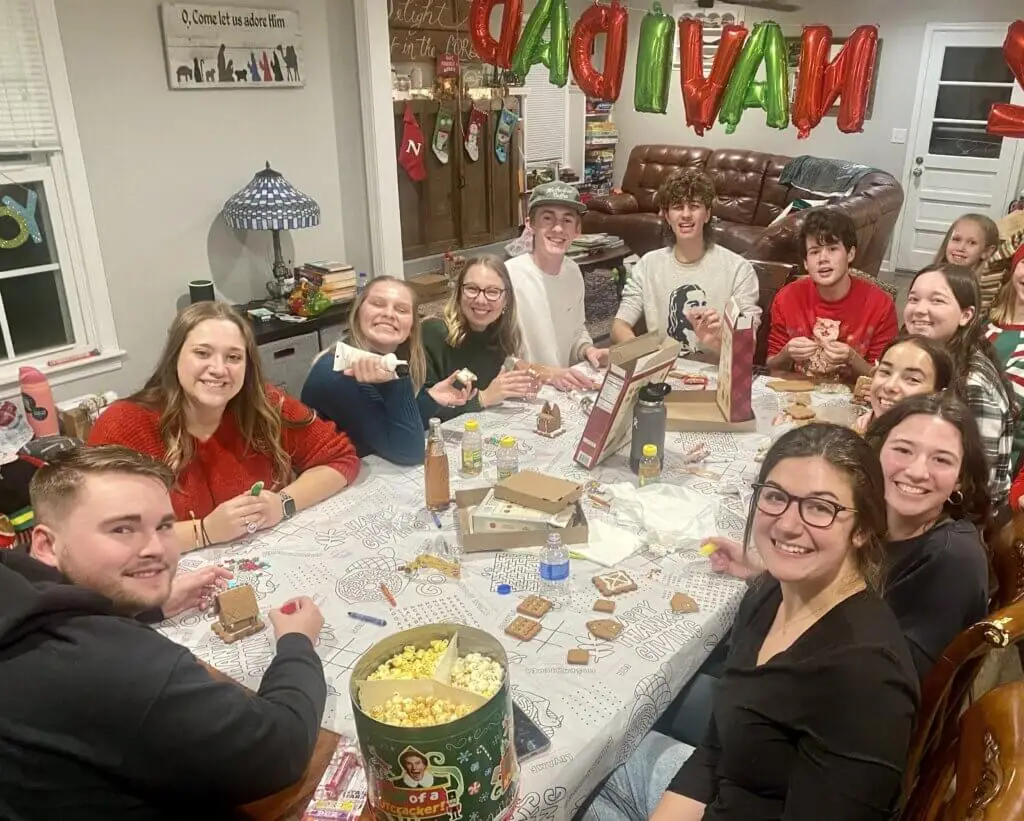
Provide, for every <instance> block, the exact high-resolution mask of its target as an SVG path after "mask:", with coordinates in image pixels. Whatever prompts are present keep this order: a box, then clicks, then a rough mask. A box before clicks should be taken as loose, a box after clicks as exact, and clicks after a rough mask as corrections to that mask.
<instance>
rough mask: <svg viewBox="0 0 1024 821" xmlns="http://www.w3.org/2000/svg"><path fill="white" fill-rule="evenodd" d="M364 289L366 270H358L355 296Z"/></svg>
mask: <svg viewBox="0 0 1024 821" xmlns="http://www.w3.org/2000/svg"><path fill="white" fill-rule="evenodd" d="M365 290H366V271H360V272H359V278H358V279H357V280H356V296H359V294H361V293H362V292H363V291H365Z"/></svg>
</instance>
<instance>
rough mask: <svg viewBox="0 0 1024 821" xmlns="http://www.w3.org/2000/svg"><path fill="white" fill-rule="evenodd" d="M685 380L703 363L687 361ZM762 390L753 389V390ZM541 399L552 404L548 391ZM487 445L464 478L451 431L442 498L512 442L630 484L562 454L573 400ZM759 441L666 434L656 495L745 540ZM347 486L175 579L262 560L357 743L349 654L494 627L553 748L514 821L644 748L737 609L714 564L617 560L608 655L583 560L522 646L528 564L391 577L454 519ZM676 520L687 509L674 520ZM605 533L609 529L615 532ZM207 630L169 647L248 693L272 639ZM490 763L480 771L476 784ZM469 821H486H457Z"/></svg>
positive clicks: (686, 559)
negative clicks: (297, 601) (693, 498)
mask: <svg viewBox="0 0 1024 821" xmlns="http://www.w3.org/2000/svg"><path fill="white" fill-rule="evenodd" d="M686 368H687V369H688V370H704V371H705V372H709V373H711V371H710V369H708V368H707V366H701V365H696V364H687V365H686ZM763 383H764V380H763V379H761V380H757V381H756V382H755V388H754V390H755V392H756V393H759V392H761V391H763V390H764V388H763ZM549 391H550V393H549ZM544 398H548V399H554V400H557V401H558V403H559V406H560V408H561V410H562V419H563V424H564V426H565V428H566V432H565V434H564V435H562V436H560V437H558V438H556V439H547V438H544V437H541V436H539V435H537V434H536V433H534V432H533V429H534V427H535V421H536V415H537V413H538V411H539V409H540V405H541V404H542V400H543V399H544ZM845 401H846V398H845V397H836V396H832V395H828V396H824V395H821V394H815V403H817V404H835V403H836V402H845ZM477 418H478V419H479V421H480V427H481V430H482V433H483V436H484V439H485V444H484V472H483V475H482V476H481V477H476V478H474V479H465V478H462V477H461V476H459V473H458V467H459V458H460V453H459V449H458V444H459V440H460V437H461V433H460V431H461V427H462V422H463V421H464V420H460V419H456V420H454V421H453V422H450V423H448V424H447V425H446V430H445V438H446V440H447V441H448V442H449V459H450V462H451V476H452V489H453V491H454V490H456V489H464V488H469V487H479V486H484V485H487V484H490V483H493V481H494V479H495V452H496V447H495V446H494V445H493V444H492V443H490V442H488V441H487V440H489V439H490V437H492V436H495V435H497V434H504V433H508V434H511V435H513V436H516V438H517V443H518V447H519V463H520V468H521V469H533V470H537V471H541V472H544V473H549V474H551V475H555V476H563V477H566V478H568V479H573V480H577V481H581V482H587V481H592V480H597V481H600V482H608V483H610V482H621V481H630V480H633V479H634V477H633V474H632V473H631V472H630V471H629V448H628V447H625V448H623V450H622V451H620V452H619V453H617V454H615V455H613V456H611V457H609V458H608V459H607V460H606V461H605V462H603V463H602V464H601V465H599V466H597V467H596V468H595V469H594V470H592V471H587V470H585V469H584V468H582V467H580V466H578V465H576V464H575V463H574V462H573V461H572V455H573V452H574V450H575V447H576V444H577V442H578V441H579V437H580V434H581V433H582V430H583V426H584V424H585V421H586V416H585V414H584V412H583V411H582V410H581V408H580V406H579V403H578V400H577V399H576V398H575V397H567V396H566V395H565V394H556V392H554V391H552V390H551V389H550V388H545V389H544V390H543V391H542V394H541V398H540V399H538V400H537V401H536V402H535V403H507V404H506V405H505V406H500V407H498V408H495V409H491V410H488V411H486V412H484V413H482V414H480V415H479V416H478V417H477ZM761 441H762V437H760V436H758V435H757V434H753V433H745V434H725V433H671V432H670V433H669V434H668V436H667V438H666V448H665V455H666V460H665V469H664V473H663V477H664V480H665V481H669V482H676V483H685V484H686V485H687V486H688V487H689V488H691V489H692V490H694V491H696V492H698V493H700V494H701V495H703V496H706V497H709V498H718V499H719V507H718V514H717V520H718V525H719V532H720V533H722V534H723V535H729V536H732V537H734V538H739V537H740V536H741V534H742V531H743V525H744V520H745V517H746V509H747V507H746V505H747V503H748V502H749V493H744V494H743V495H744V498H743V499H741V498H740V497H739V496H737V495H732V494H722V493H721V492H720V485H722V487H723V488H724V487H725V486H726V483H727V484H728V485H731V486H732V487H733V488H735V487H736V486H738V485H743V484H744V483H745V484H746V485H747V486H749V483H750V481H752V480H753V479H754V478H755V476H756V472H757V464H756V463H755V461H754V456H755V453H756V449H757V446H758V444H759V443H760V442H761ZM698 442H703V443H705V444H706V445H707V446H708V448H709V449H710V451H711V454H712V456H711V460H710V461H709V462H708V463H707V464H705V465H703V466H702V468H703V470H704V471H706V473H705V474H704V475H699V476H698V475H694V474H692V473H688V472H686V466H685V465H684V464H683V463H682V460H681V458H680V456H681V454H682V453H684V452H685V451H686V450H687V449H688V448H690V447H691V446H693V445H695V444H697V443H698ZM363 465H364V466H363V469H362V472H361V473H360V476H359V478H358V480H357V482H356V483H355V485H353V486H352V487H351V488H348V489H346V490H345V491H344V492H343V493H340V494H338V495H337V496H335V497H333V498H331V499H328V500H326V501H325V502H323V503H321V504H319V505H317V506H315V507H313V508H311V509H309V510H307V511H304V512H302V513H300V514H299V515H297V516H296V517H294V518H293V519H292V520H290V521H287V522H282V523H281V524H280V525H278V526H277V527H276V528H274V529H273V530H270V531H266V532H263V533H258V534H255V536H254V537H252V538H248V539H244V540H242V541H240V542H237V543H235V544H233V545H230V546H226V547H223V548H211V549H207V550H203V551H201V552H199V553H193V554H189V555H187V556H185V557H184V558H183V559H182V563H181V565H182V568H181V569H182V571H185V570H191V569H195V568H197V567H200V566H202V565H204V564H207V563H210V562H214V561H219V560H221V559H222V558H224V557H228V556H231V557H257V556H258V557H259V558H260V559H262V560H263V561H266V562H269V566H268V567H266V568H265V569H263V570H262V571H260V572H258V573H252V572H242V573H240V574H239V575H238V576H237V578H238V579H239V581H242V582H249V583H251V584H252V585H253V587H255V589H256V592H257V596H258V598H259V601H260V606H261V609H263V610H264V611H266V610H267V609H269V608H271V607H276V606H278V605H280V604H281V603H282V602H284V601H285V600H287V599H289V598H291V597H293V596H297V595H310V596H312V597H313V598H314V599H315V600H316V601H317V603H318V604H319V605H320V607H321V609H322V611H323V613H324V618H325V623H324V628H323V632H322V633H321V637H320V642H319V644H318V646H317V652H318V654H319V656H320V658H321V659H322V661H323V665H324V671H325V673H326V676H327V682H328V699H327V709H326V712H325V714H324V722H323V724H324V726H325V727H327V728H329V729H333V730H335V731H337V732H340V733H345V734H348V735H352V734H353V726H354V725H353V720H352V707H351V704H350V700H349V694H348V693H349V690H348V688H349V678H350V672H351V670H352V668H353V666H354V665H355V663H356V661H357V660H358V659H359V657H360V655H361V654H362V653H363V652H364V651H365V650H367V649H368V648H369V647H370V646H371V645H373V644H374V643H376V642H377V641H378V640H380V639H381V638H383V637H384V636H385V635H388V634H389V632H391V631H394V630H402V629H406V628H410V627H415V626H418V625H423V624H430V623H435V622H453V623H462V624H469V625H472V626H474V627H478V628H480V629H483V630H487V631H488V632H490V633H491V634H493V635H494V636H496V637H497V638H498V639H499V640H500V641H501V642H502V643H503V644H504V646H505V649H506V651H507V652H508V657H509V664H510V666H509V677H510V681H511V692H512V697H513V698H514V700H515V702H516V703H517V704H518V705H519V707H520V708H521V709H522V710H523V711H524V712H525V713H526V714H527V715H529V716H530V717H531V718H532V719H533V720H534V721H535V722H536V723H537V724H538V726H540V727H541V729H543V730H544V732H545V733H547V735H548V736H549V737H550V738H551V747H550V749H549V750H547V751H546V752H545V753H543V754H540V755H537V756H536V757H532V758H529V759H527V760H526V761H524V762H523V763H522V780H521V785H520V796H521V801H520V803H519V805H518V808H517V810H516V813H515V815H514V816H513V818H514V819H516V821H527V819H530V820H531V821H536V819H552V821H561V820H562V819H569V818H571V817H572V815H573V813H574V811H575V809H576V808H577V807H578V806H579V805H580V804H581V803H582V802H583V801H584V800H585V799H586V797H587V796H588V794H589V793H590V791H591V790H592V789H593V788H594V787H595V786H596V785H597V784H598V783H599V782H600V781H601V780H602V779H603V778H604V777H605V776H607V775H608V774H609V772H611V770H612V769H613V768H614V767H615V766H616V765H617V764H619V763H620V762H622V761H624V760H625V758H626V757H627V755H628V754H629V753H630V752H632V750H633V749H634V748H635V747H636V745H637V744H639V742H640V740H641V738H642V737H643V736H644V734H645V733H647V731H648V730H649V729H650V727H651V726H652V725H653V723H654V721H655V720H656V719H657V718H658V716H659V715H660V714H661V713H662V712H663V711H664V709H665V708H666V707H667V706H668V704H669V702H670V701H671V700H672V699H673V698H674V697H675V695H676V694H677V693H678V692H679V690H680V689H681V688H682V686H683V685H684V684H685V683H686V682H687V681H689V679H690V678H691V677H692V676H693V674H694V673H695V672H696V670H697V669H698V667H699V666H700V665H701V663H702V662H703V661H704V659H705V658H706V657H707V655H708V654H709V653H710V652H711V650H712V649H713V648H714V646H715V645H716V644H717V643H718V641H719V640H720V639H721V637H722V636H723V635H724V634H725V633H726V632H727V630H728V629H729V627H730V625H731V624H732V621H733V618H734V616H735V614H736V609H737V606H738V604H739V601H740V599H741V598H742V596H743V592H744V590H745V585H744V583H743V582H740V581H737V580H734V579H729V578H725V577H722V576H718V575H715V574H713V573H712V572H711V570H710V565H709V561H708V559H707V558H705V557H703V556H701V555H700V554H699V553H698V552H697V551H696V550H689V549H688V550H684V551H682V552H681V553H677V554H670V555H669V556H666V557H662V558H659V557H657V556H654V555H652V554H650V553H647V552H644V551H641V552H640V553H637V554H635V555H634V556H632V557H631V558H630V559H628V560H626V561H625V562H624V563H623V564H622V565H620V567H623V568H625V569H626V570H627V571H628V572H629V573H630V574H631V575H632V577H633V578H634V580H635V581H636V582H637V585H638V587H639V589H638V590H637V591H635V592H633V593H628V594H626V595H622V596H618V597H617V599H616V604H617V607H616V610H615V613H614V618H616V619H618V620H619V621H621V622H622V623H623V624H624V625H625V629H624V630H623V632H622V633H621V634H620V635H619V636H618V637H617V638H616V639H615V640H614V641H611V642H608V641H601V640H597V639H595V638H594V637H592V636H590V635H589V634H588V632H587V630H586V627H585V623H586V622H587V621H588V620H590V619H593V618H601V617H603V614H599V613H594V612H593V610H592V607H593V603H594V601H595V599H597V598H598V592H597V590H596V589H595V587H594V585H593V583H592V582H591V577H592V576H593V575H595V574H597V573H600V572H602V570H603V569H602V568H601V567H599V566H598V565H595V564H592V563H590V562H585V561H580V560H574V561H573V562H572V576H571V594H570V596H569V599H568V601H567V602H566V603H565V605H564V606H562V607H559V608H557V609H555V610H553V611H552V612H550V613H548V614H547V615H546V616H545V617H544V619H543V622H542V623H543V628H542V630H541V632H540V635H539V636H538V637H537V638H535V639H534V640H532V641H529V642H520V641H517V640H515V639H513V638H511V637H510V636H507V635H505V633H504V627H505V626H506V625H507V624H508V622H509V621H511V620H512V618H513V617H514V616H515V608H516V605H517V604H518V603H519V601H520V600H521V599H522V598H523V597H524V595H525V594H527V593H530V592H536V591H537V590H538V574H537V556H536V553H535V552H522V551H513V552H502V553H475V554H468V555H465V556H464V557H463V578H462V580H461V581H453V580H450V579H447V578H446V577H445V576H444V575H442V574H441V573H439V572H437V571H433V570H430V569H426V568H422V569H420V570H418V571H416V572H415V573H414V574H413V575H407V574H406V573H404V572H402V571H399V570H398V567H399V566H400V565H402V564H403V563H404V562H406V561H408V560H411V559H413V558H414V557H415V556H416V555H418V554H419V553H420V552H422V548H423V545H424V542H425V541H426V540H427V539H432V538H434V537H436V536H437V535H438V533H439V532H440V533H442V534H443V535H444V536H445V537H446V538H447V539H448V540H449V541H450V542H455V541H457V537H456V531H455V524H454V521H455V520H454V516H453V515H452V514H451V513H448V514H446V515H445V516H444V517H443V518H442V521H443V525H444V527H443V529H442V530H441V531H438V530H437V528H436V526H435V525H434V523H433V521H432V519H431V517H430V516H429V514H428V513H427V511H426V510H425V509H424V507H423V468H422V467H419V468H403V467H398V466H395V465H391V464H389V463H387V462H384V461H383V460H381V459H379V458H377V457H369V458H367V459H365V460H364V461H363ZM585 508H586V512H587V516H588V517H590V518H602V517H605V518H607V517H610V514H609V513H608V512H607V511H605V510H604V509H602V508H600V507H598V506H596V505H594V504H593V503H591V502H589V501H585ZM679 515H680V517H683V516H685V515H686V511H684V510H681V511H679ZM609 521H610V519H609ZM382 582H383V583H385V584H386V585H387V586H388V587H389V588H390V590H391V591H392V592H393V593H394V594H395V596H396V597H397V599H398V607H397V608H394V609H392V608H390V607H389V606H388V604H387V603H386V602H385V601H384V598H383V595H382V594H381V591H380V584H381V583H382ZM503 582H504V583H508V584H510V585H511V586H512V589H513V593H512V595H506V596H502V595H499V594H498V593H497V592H495V590H496V587H497V585H498V584H500V583H503ZM676 592H684V593H687V594H689V595H690V596H692V597H693V598H694V599H695V600H696V602H697V603H698V605H699V606H700V611H699V612H697V613H693V614H685V615H684V614H676V613H673V612H672V611H671V610H670V608H669V604H668V603H669V599H670V598H671V597H672V595H673V594H674V593H676ZM349 610H355V611H359V612H363V613H370V614H373V615H377V616H381V617H382V618H386V619H387V621H388V626H387V627H384V628H381V627H376V626H373V625H371V624H366V623H363V622H359V621H355V620H352V619H350V618H348V617H347V615H346V613H347V611H349ZM212 621H213V616H212V615H211V614H209V613H206V614H200V613H197V612H195V611H193V612H191V613H187V614H185V615H183V616H181V617H178V618H177V619H174V620H172V621H169V622H166V623H165V624H164V625H162V628H161V629H162V630H163V632H164V633H165V634H166V635H167V636H169V637H170V638H171V639H173V640H175V641H177V642H179V643H181V644H183V645H185V646H187V647H188V648H190V649H191V650H192V651H193V652H194V653H195V654H196V655H197V656H198V657H199V658H201V659H203V660H204V661H206V662H208V663H210V664H212V665H214V666H215V667H217V668H218V669H220V670H222V671H223V672H225V673H227V674H228V675H231V676H232V677H234V678H235V679H237V680H238V681H240V682H242V683H243V684H245V685H247V686H248V687H251V688H253V689H257V688H258V687H259V683H260V679H261V678H262V676H263V673H264V672H265V671H266V669H267V667H268V665H269V664H270V662H271V660H272V658H273V655H274V639H273V633H272V631H271V628H270V625H269V624H268V625H267V629H266V630H264V631H263V632H261V633H259V634H257V635H255V636H252V637H250V638H247V639H245V640H243V641H240V642H236V643H235V644H230V645H228V644H224V643H223V642H222V641H220V640H219V639H217V638H216V637H215V636H214V634H213V632H212V631H211V629H210V625H211V623H212ZM576 647H580V648H585V649H588V650H590V651H591V662H590V664H589V665H587V666H570V665H569V664H567V663H566V653H567V651H568V650H570V649H572V648H576ZM492 765H493V762H490V761H487V760H480V761H473V762H472V763H471V765H470V766H471V768H472V767H479V769H480V771H481V773H482V775H483V776H486V775H487V774H488V772H489V769H490V768H491V767H492ZM466 821H486V820H485V819H466Z"/></svg>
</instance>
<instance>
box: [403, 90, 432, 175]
mask: <svg viewBox="0 0 1024 821" xmlns="http://www.w3.org/2000/svg"><path fill="white" fill-rule="evenodd" d="M403 121H404V125H403V127H402V142H401V143H400V144H399V146H398V164H399V165H400V166H402V168H404V169H405V173H406V174H408V175H409V179H411V180H412V181H413V182H420V181H421V180H425V179H426V178H427V167H426V166H425V165H424V164H423V147H424V145H425V143H426V138H424V136H423V130H422V129H421V128H420V124H419V121H418V120H417V119H416V115H415V114H413V113H412V108H411V107H410V105H409V104H408V103H406V104H405V115H404V117H403Z"/></svg>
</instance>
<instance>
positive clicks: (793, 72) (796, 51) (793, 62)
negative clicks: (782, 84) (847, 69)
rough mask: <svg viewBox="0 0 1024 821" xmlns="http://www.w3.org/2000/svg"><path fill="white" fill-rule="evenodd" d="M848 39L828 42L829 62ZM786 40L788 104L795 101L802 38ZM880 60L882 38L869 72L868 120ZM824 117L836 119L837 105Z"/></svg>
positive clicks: (842, 38)
mask: <svg viewBox="0 0 1024 821" xmlns="http://www.w3.org/2000/svg"><path fill="white" fill-rule="evenodd" d="M848 39H849V38H848V37H833V38H832V39H831V40H830V41H829V51H828V59H829V61H830V62H831V61H832V60H834V59H835V57H836V55H837V54H839V52H840V51H841V50H842V48H843V45H844V44H845V43H846V41H847V40H848ZM785 40H786V70H787V71H788V73H789V101H790V103H792V102H793V100H795V99H796V83H797V79H798V75H799V67H800V44H801V40H802V38H801V37H800V36H798V35H796V36H787V37H786V38H785ZM881 60H882V38H879V39H878V49H877V51H876V52H875V66H874V69H873V70H872V72H871V78H872V82H871V90H870V91H869V92H868V104H867V108H866V109H865V113H864V119H865V120H870V119H871V114H872V110H873V109H874V107H875V89H876V87H877V86H878V66H879V64H880V63H881ZM825 116H826V117H838V116H839V104H838V103H836V104H835V105H833V106H832V107H831V108H830V109H829V110H828V111H826V112H825Z"/></svg>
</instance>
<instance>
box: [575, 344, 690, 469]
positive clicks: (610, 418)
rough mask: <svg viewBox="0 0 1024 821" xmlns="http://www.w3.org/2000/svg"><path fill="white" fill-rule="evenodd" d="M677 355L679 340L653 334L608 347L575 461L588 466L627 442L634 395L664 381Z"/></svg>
mask: <svg viewBox="0 0 1024 821" xmlns="http://www.w3.org/2000/svg"><path fill="white" fill-rule="evenodd" d="M677 356H679V343H678V342H677V341H676V340H674V339H663V338H662V337H661V335H660V334H657V333H649V334H644V335H643V336H638V337H637V338H636V339H631V340H629V341H628V342H623V343H621V344H619V345H615V346H614V347H612V349H611V351H610V353H609V363H610V364H609V368H608V373H607V374H606V375H605V378H604V383H603V384H602V385H601V390H600V392H599V393H598V394H597V401H595V402H594V409H593V410H592V411H591V412H590V417H589V418H588V419H587V426H586V427H585V428H584V429H583V436H582V438H581V439H580V441H579V444H578V445H576V454H575V456H574V457H573V458H574V459H575V460H576V462H577V463H578V464H580V465H582V466H583V467H585V468H588V469H589V468H592V467H594V465H597V464H600V463H601V462H602V461H603V460H604V459H606V458H607V457H608V456H609V455H610V454H612V453H615V452H616V451H617V450H618V449H619V448H621V447H622V446H623V445H625V444H626V443H627V442H629V438H630V435H631V433H632V431H633V408H634V407H635V406H636V400H637V394H639V393H640V389H641V388H642V387H643V386H644V385H646V384H648V383H650V382H664V381H665V378H666V377H667V376H668V372H669V371H670V370H671V369H672V365H673V364H674V363H675V361H676V357H677Z"/></svg>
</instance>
